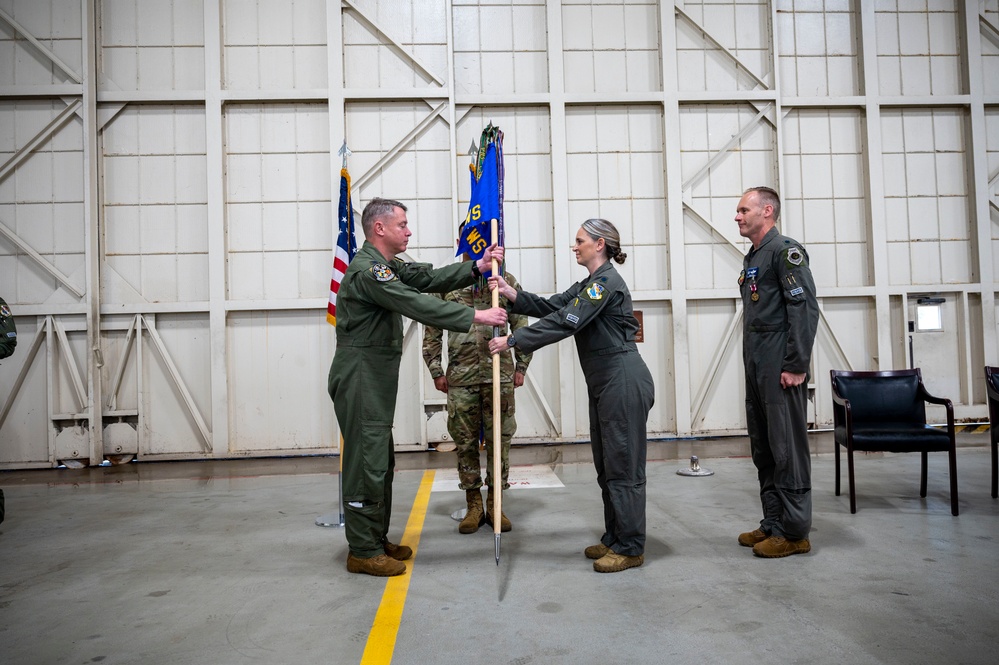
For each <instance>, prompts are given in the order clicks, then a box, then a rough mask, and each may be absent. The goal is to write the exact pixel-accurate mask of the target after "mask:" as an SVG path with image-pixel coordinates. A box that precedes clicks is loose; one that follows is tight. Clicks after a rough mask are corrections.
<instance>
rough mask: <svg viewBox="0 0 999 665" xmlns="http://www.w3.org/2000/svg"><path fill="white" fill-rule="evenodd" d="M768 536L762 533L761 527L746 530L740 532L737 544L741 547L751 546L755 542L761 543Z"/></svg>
mask: <svg viewBox="0 0 999 665" xmlns="http://www.w3.org/2000/svg"><path fill="white" fill-rule="evenodd" d="M769 537H770V535H769V534H767V533H764V532H763V530H762V529H754V530H752V531H747V532H746V533H740V534H739V544H740V545H742V546H743V547H753V546H754V545H756V543H762V542H763V541H764V540H766V539H767V538H769Z"/></svg>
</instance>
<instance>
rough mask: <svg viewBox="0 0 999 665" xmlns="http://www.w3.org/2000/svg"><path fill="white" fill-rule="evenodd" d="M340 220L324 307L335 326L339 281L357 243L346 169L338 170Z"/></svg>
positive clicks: (352, 257)
mask: <svg viewBox="0 0 999 665" xmlns="http://www.w3.org/2000/svg"><path fill="white" fill-rule="evenodd" d="M337 216H338V217H339V218H340V233H339V235H338V236H337V239H336V254H335V255H334V256H333V277H332V278H331V279H330V302H329V304H328V305H327V306H326V320H327V321H329V322H330V323H331V324H332V325H334V326H335V325H336V294H337V293H338V292H339V291H340V280H342V279H343V275H344V273H346V272H347V266H348V265H349V264H350V262H351V261H352V260H353V259H354V255H355V254H357V241H356V240H355V239H354V210H353V208H352V207H351V205H350V174H349V173H347V169H346V168H342V169H340V205H339V207H338V209H337Z"/></svg>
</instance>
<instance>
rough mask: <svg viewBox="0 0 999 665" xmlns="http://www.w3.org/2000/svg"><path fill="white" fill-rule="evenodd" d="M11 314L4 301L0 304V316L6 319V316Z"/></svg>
mask: <svg viewBox="0 0 999 665" xmlns="http://www.w3.org/2000/svg"><path fill="white" fill-rule="evenodd" d="M11 315H12V313H11V311H10V307H7V303H4V304H3V305H0V317H3V318H5V319H6V318H7V317H8V316H11Z"/></svg>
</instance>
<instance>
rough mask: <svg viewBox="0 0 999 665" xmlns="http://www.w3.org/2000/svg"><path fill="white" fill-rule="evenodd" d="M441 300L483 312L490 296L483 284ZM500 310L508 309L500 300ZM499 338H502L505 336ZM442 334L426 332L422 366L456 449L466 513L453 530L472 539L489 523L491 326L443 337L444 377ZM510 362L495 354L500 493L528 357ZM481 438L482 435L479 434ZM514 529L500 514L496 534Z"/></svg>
mask: <svg viewBox="0 0 999 665" xmlns="http://www.w3.org/2000/svg"><path fill="white" fill-rule="evenodd" d="M506 281H507V283H508V284H510V285H512V286H513V287H514V288H520V285H519V284H518V283H517V280H516V279H515V278H514V276H513V275H511V274H510V273H506ZM442 297H443V299H444V300H445V301H448V302H456V303H459V304H461V305H465V306H467V307H471V308H473V309H476V310H483V309H488V308H489V307H490V306H491V305H490V303H491V302H492V294H491V293H490V291H489V288H488V287H487V285H486V282H485V280H484V279H482V278H480V279H479V280H478V281H477V282H476V283H475V284H473V285H472V286H468V287H465V288H464V289H460V290H458V291H452V292H450V293H447V294H444V295H443V296H442ZM499 306H500V307H502V308H504V309H506V308H507V306H508V303H507V300H506V298H503V297H501V298H500V304H499ZM527 324H528V321H527V317H526V316H524V315H523V314H518V315H512V316H510V328H511V330H514V331H516V330H517V329H518V328H523V327H524V326H526V325H527ZM500 334H501V335H505V334H507V333H506V331H505V330H501V331H500ZM443 336H444V332H443V331H442V330H441V329H440V328H433V327H430V326H428V327H427V328H426V330H425V332H424V337H423V360H424V361H425V362H426V363H427V368H429V369H430V375H431V376H432V377H433V378H434V386H435V387H436V388H437V390H439V391H441V392H442V393H446V394H447V431H448V433H450V435H451V438H452V439H454V442H455V445H457V447H458V487H459V488H460V489H463V490H465V501H466V503H467V504H468V512H467V513H466V514H465V519H463V520H462V521H461V524H459V525H458V531H459V532H460V533H475V532H476V531H478V530H479V527H480V526H482V524H483V523H485V522H488V523H489V524H490V525H492V523H493V515H492V510H493V498H492V496H493V487H495V485H494V484H493V477H492V476H493V450H494V448H493V360H492V355H491V354H490V353H489V340H490V339H491V338H492V336H493V329H492V327H491V326H482V325H476V326H472V329H471V330H469V331H468V332H465V333H460V332H459V333H456V332H450V333H448V336H447V374H446V375H445V373H444V370H443V369H441V346H442V341H443ZM515 355H516V366H515V365H514V358H513V357H512V356H511V354H510V353H509V352H507V353H502V354H500V413H501V415H502V422H501V424H500V431H501V433H502V434H501V445H500V449H501V465H502V469H503V472H502V473H503V478H502V486H501V489H504V490H505V489H508V488H509V487H510V484H509V482H508V478H509V474H510V440H511V439H512V438H513V434H514V432H516V431H517V419H516V417H515V413H516V407H515V405H514V398H513V391H514V389H515V388H519V387H520V386H522V385H524V374H525V373H526V372H527V366H528V365H529V364H530V362H531V354H530V353H524V352H523V351H521V350H519V349H515ZM480 433H481V434H480ZM480 438H484V440H485V443H486V460H487V461H486V464H487V469H486V484H487V485H488V486H489V497H488V499H487V503H486V511H485V513H483V510H482V493H481V492H480V491H479V488H481V487H482V473H481V469H480V465H479V440H480ZM511 528H513V524H512V523H511V522H510V520H509V519H508V518H507V516H506V513H505V512H501V513H500V529H501V530H502V531H509V530H510V529H511Z"/></svg>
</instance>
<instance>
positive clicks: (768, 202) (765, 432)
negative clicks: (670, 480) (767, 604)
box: [735, 187, 819, 558]
mask: <svg viewBox="0 0 999 665" xmlns="http://www.w3.org/2000/svg"><path fill="white" fill-rule="evenodd" d="M779 217H780V197H779V196H778V195H777V192H775V191H774V190H772V189H770V188H769V187H753V188H752V189H748V190H746V193H745V194H744V195H743V197H742V198H741V199H740V200H739V204H738V206H737V207H736V215H735V221H736V223H737V224H738V225H739V234H740V235H741V236H742V237H744V238H748V239H749V240H751V241H752V243H753V248H752V249H751V250H749V253H747V254H746V257H745V259H744V260H743V270H742V274H740V275H739V290H740V292H741V293H742V306H743V338H742V357H743V362H744V363H745V366H746V425H747V427H748V430H749V444H750V450H751V452H752V455H753V462H754V463H755V465H756V470H757V473H758V475H759V480H760V500H761V502H762V504H763V519H762V520H761V521H760V526H759V528H757V529H754V530H753V531H749V532H747V533H743V534H740V535H739V544H740V545H743V546H745V547H752V548H753V554H755V555H756V556H761V557H768V558H774V557H785V556H789V555H792V554H804V553H806V552H808V551H810V550H811V545H810V544H809V542H808V532H809V529H810V528H811V525H812V479H811V470H812V467H811V459H810V457H809V451H808V425H807V423H806V420H805V418H806V415H805V414H806V410H805V406H806V401H807V399H808V385H807V383H806V381H807V379H808V365H809V361H810V359H811V356H812V344H813V342H814V341H815V331H816V328H817V327H818V322H819V305H818V301H817V300H816V297H815V282H814V281H813V280H812V273H811V270H810V269H809V267H808V253H807V252H805V248H804V247H802V246H801V244H800V243H799V242H798V241H796V240H794V239H792V238H788V237H786V236H783V235H781V234H780V232H779V231H778V230H777V228H776V226H775V224H776V223H777V220H778V218H779Z"/></svg>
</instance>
